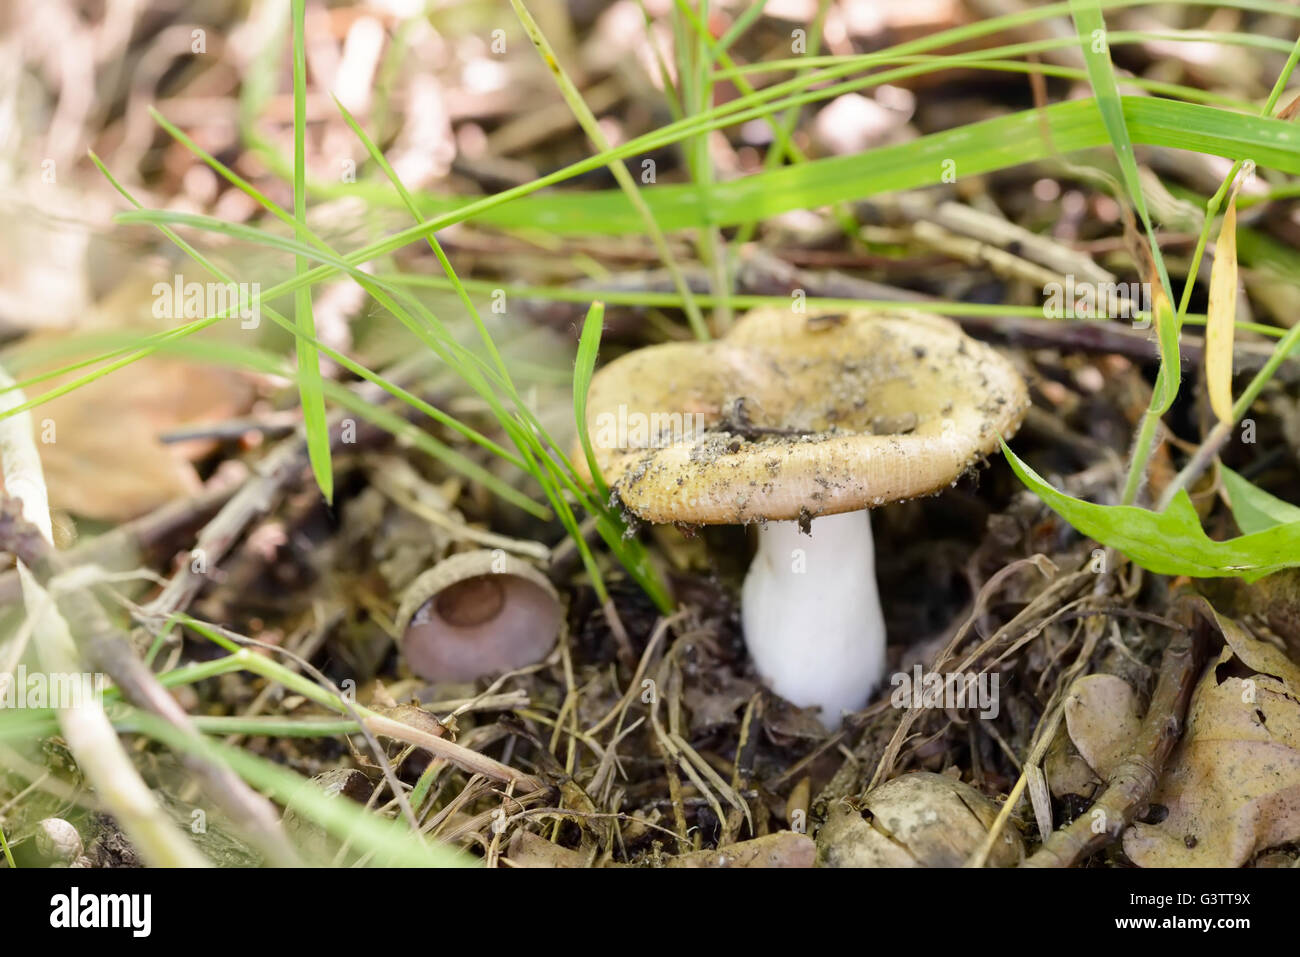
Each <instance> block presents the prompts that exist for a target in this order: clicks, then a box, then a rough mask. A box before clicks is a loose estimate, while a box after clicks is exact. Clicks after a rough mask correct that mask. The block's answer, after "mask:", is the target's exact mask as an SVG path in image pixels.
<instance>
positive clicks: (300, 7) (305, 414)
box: [293, 0, 334, 503]
mask: <svg viewBox="0 0 1300 957" xmlns="http://www.w3.org/2000/svg"><path fill="white" fill-rule="evenodd" d="M304 2H305V0H293V215H294V218H295V219H296V220H297V221H298V223H299V234H300V236H301V234H302V232H303V230H304V229H305V224H306V221H307V168H306V146H305V143H306V135H307V45H306V40H305V38H304V33H303V11H304ZM295 270H296V272H297V274H298V276H299V277H301V276H302V275H303V274H304V273H306V272H307V260H306V259H304V258H302V257H301V256H300V257H298V258H297V260H296V262H295ZM293 311H294V321H295V322H296V324H297V326H298V328H299V329H300V330H301V331H302V333H303V334H302V335H301V336H299V337H298V338H297V339H296V340H295V342H296V345H297V353H298V394H299V396H300V397H301V401H302V423H303V429H304V430H305V432H306V436H307V453H308V456H309V458H310V459H311V469H312V472H313V473H314V474H315V476H316V484H317V485H318V486H320V491H321V494H322V495H323V496H325V501H326V502H330V503H332V502H333V501H334V468H333V465H332V464H331V462H330V435H329V424H328V423H327V422H326V419H325V390H324V387H323V385H322V377H321V371H320V356H319V354H318V353H317V351H316V347H315V346H314V345H312V344H311V343H312V341H313V340H314V339H315V338H316V322H315V319H314V318H313V317H312V311H311V287H310V286H307V285H304V286H302V287H300V288H298V289H296V290H294V294H293Z"/></svg>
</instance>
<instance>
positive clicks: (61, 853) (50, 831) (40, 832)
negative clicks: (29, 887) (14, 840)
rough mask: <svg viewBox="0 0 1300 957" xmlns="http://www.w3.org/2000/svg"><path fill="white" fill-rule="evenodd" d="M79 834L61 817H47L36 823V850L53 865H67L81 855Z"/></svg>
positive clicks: (81, 848)
mask: <svg viewBox="0 0 1300 957" xmlns="http://www.w3.org/2000/svg"><path fill="white" fill-rule="evenodd" d="M83 850H84V848H83V847H82V844H81V834H80V832H78V831H77V829H76V828H75V827H74V826H73V825H72V824H70V823H69V822H67V821H65V820H64V819H63V818H61V817H47V818H46V819H45V820H43V821H41V822H40V823H39V824H37V825H36V852H37V853H38V854H40V855H41V857H43V858H45V859H46V860H48V861H53V862H54V863H55V866H59V867H67V866H68V865H70V864H72V863H73V862H74V861H76V860H77V858H79V857H81V854H82V851H83Z"/></svg>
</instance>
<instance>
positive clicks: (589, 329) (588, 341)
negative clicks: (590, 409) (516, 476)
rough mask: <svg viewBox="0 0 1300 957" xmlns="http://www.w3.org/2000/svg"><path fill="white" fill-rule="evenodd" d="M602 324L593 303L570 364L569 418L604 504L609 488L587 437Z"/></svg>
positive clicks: (600, 312)
mask: <svg viewBox="0 0 1300 957" xmlns="http://www.w3.org/2000/svg"><path fill="white" fill-rule="evenodd" d="M604 322H605V304H604V303H602V302H593V303H592V304H591V308H590V309H588V310H587V318H586V320H585V321H584V322H583V324H582V336H581V337H580V338H579V340H578V354H577V357H576V358H575V359H574V362H573V415H574V419H575V420H576V422H577V428H578V440H579V441H580V442H581V443H582V453H583V455H585V456H586V457H587V468H588V469H589V470H590V471H591V480H592V482H593V483H595V486H596V490H597V491H598V492H599V493H600V497H601V499H602V500H606V501H607V500H608V499H609V486H608V485H606V484H605V478H604V476H602V475H601V474H600V466H598V465H597V464H596V450H595V449H594V448H592V445H591V433H590V431H589V430H588V429H587V391H588V390H589V389H590V388H591V377H592V375H594V374H595V371H596V357H597V356H598V355H599V354H600V333H601V329H602V328H603V327H604Z"/></svg>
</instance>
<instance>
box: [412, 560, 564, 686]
mask: <svg viewBox="0 0 1300 957" xmlns="http://www.w3.org/2000/svg"><path fill="white" fill-rule="evenodd" d="M560 619H561V608H560V601H559V596H558V595H557V594H556V592H555V589H554V587H552V585H551V583H550V582H549V581H547V579H546V577H545V576H544V575H542V573H541V572H539V571H537V569H535V568H533V566H531V565H529V564H528V563H527V562H524V561H522V560H520V559H518V558H515V557H514V556H512V555H509V554H507V553H506V552H504V551H501V550H500V549H497V550H494V551H486V550H480V551H473V552H462V553H460V554H458V555H453V556H452V557H451V558H448V559H445V560H443V561H441V562H439V563H438V564H437V565H435V566H434V567H433V568H431V569H429V570H428V571H426V572H425V573H424V574H422V575H420V576H419V577H418V578H416V579H415V581H413V582H412V583H411V584H410V585H409V586H408V587H407V589H406V591H405V592H404V593H403V596H402V602H401V605H400V607H399V608H398V612H397V627H398V630H399V631H400V632H401V633H402V654H403V656H405V658H406V661H407V663H408V664H409V665H410V666H411V670H412V671H414V672H415V673H416V674H417V675H419V676H420V677H421V678H425V679H426V680H429V681H472V680H473V679H475V678H478V677H480V676H481V675H486V674H501V673H503V672H506V671H513V670H515V669H516V668H522V667H524V666H526V665H531V664H535V663H536V662H538V661H541V660H542V659H543V658H545V657H546V656H547V654H548V653H549V652H550V650H551V648H552V647H554V645H555V639H556V637H557V636H558V634H559V631H560Z"/></svg>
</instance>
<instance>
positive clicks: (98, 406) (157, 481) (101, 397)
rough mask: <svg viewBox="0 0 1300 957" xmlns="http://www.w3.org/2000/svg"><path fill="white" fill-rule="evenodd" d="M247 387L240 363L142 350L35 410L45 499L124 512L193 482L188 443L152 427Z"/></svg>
mask: <svg viewBox="0 0 1300 957" xmlns="http://www.w3.org/2000/svg"><path fill="white" fill-rule="evenodd" d="M251 397H252V392H251V388H250V386H249V384H248V383H247V381H246V380H245V379H243V378H242V377H241V376H239V375H238V374H237V373H234V372H229V371H226V370H224V369H217V368H214V367H211V366H197V365H193V364H191V363H186V362H179V361H174V360H164V359H153V358H150V359H142V360H140V361H138V362H136V363H134V364H133V365H131V366H130V367H128V368H126V369H122V370H120V371H117V372H114V373H112V374H110V375H108V376H105V377H104V378H102V379H97V380H95V381H94V382H91V383H89V384H87V385H84V386H81V387H79V388H77V389H74V390H73V391H72V392H69V393H68V394H67V395H62V396H59V397H58V398H56V399H52V400H50V401H49V402H48V403H46V404H44V405H41V406H38V407H36V408H35V409H33V410H32V416H33V419H34V420H35V427H36V434H37V440H38V441H37V447H38V448H39V450H40V453H41V462H42V464H43V465H44V468H45V480H46V484H47V485H48V487H49V490H50V504H51V505H52V506H53V507H54V508H62V509H66V510H68V511H70V512H73V513H75V514H77V515H81V516H84V517H87V518H93V519H99V520H101V521H108V522H121V521H126V520H127V519H131V518H134V517H136V516H138V515H141V514H143V513H145V512H147V511H149V510H150V509H153V508H156V507H157V506H159V505H161V504H163V503H164V502H167V501H169V500H171V499H174V498H178V497H181V496H186V495H191V494H193V493H194V492H195V491H197V489H198V488H199V484H200V483H199V479H198V476H197V474H196V473H195V471H194V467H193V466H192V465H191V464H190V463H189V462H188V461H187V460H186V457H185V453H186V452H187V451H189V452H191V453H192V452H194V447H193V446H190V447H189V449H186V448H184V447H181V446H168V445H165V444H164V443H162V442H160V441H159V439H158V435H159V433H161V432H165V431H167V430H168V429H171V428H173V427H175V426H178V425H181V424H191V423H196V422H205V421H206V422H211V421H218V420H220V419H225V418H230V417H231V416H234V415H237V414H238V413H240V412H242V411H244V410H245V409H246V408H247V406H248V404H249V401H250V399H251Z"/></svg>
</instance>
